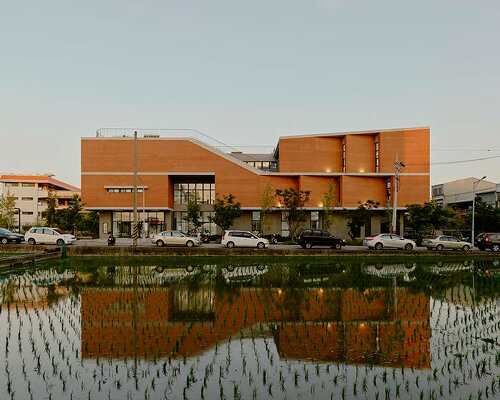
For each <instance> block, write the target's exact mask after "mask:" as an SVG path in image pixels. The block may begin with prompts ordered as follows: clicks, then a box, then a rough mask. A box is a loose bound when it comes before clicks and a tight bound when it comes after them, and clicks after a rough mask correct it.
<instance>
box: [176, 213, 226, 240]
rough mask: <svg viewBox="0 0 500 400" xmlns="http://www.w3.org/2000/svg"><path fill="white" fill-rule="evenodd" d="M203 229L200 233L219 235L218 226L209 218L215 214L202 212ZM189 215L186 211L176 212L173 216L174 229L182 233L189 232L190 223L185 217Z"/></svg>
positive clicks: (201, 228)
mask: <svg viewBox="0 0 500 400" xmlns="http://www.w3.org/2000/svg"><path fill="white" fill-rule="evenodd" d="M200 214H201V219H200V221H201V224H202V225H201V227H200V233H207V234H209V235H216V234H217V225H215V224H214V223H213V222H210V220H209V217H210V216H213V212H211V211H202V212H201V213H200ZM186 215H187V213H186V212H184V211H175V212H174V215H173V225H172V229H173V230H176V231H180V232H188V231H189V226H188V222H187V221H186V220H184V217H185V216H186Z"/></svg>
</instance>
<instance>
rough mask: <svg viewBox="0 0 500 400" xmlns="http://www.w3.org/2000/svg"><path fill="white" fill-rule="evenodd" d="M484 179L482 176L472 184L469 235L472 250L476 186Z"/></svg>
mask: <svg viewBox="0 0 500 400" xmlns="http://www.w3.org/2000/svg"><path fill="white" fill-rule="evenodd" d="M484 179H486V176H483V177H482V178H481V179H479V180H477V181H475V182H474V183H473V184H472V233H471V238H470V242H471V249H473V248H474V218H475V214H476V186H477V185H478V184H479V182H481V181H482V180H484Z"/></svg>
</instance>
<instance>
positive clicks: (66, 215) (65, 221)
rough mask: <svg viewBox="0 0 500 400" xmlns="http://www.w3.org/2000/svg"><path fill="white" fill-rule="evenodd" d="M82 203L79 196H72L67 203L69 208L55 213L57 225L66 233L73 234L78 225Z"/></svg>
mask: <svg viewBox="0 0 500 400" xmlns="http://www.w3.org/2000/svg"><path fill="white" fill-rule="evenodd" d="M81 211H82V202H81V200H80V196H79V195H77V194H74V195H73V197H72V198H71V200H70V201H69V206H68V207H67V208H65V209H62V210H57V211H56V217H58V218H56V219H57V223H58V225H59V226H60V227H61V228H62V229H65V230H67V231H70V232H75V231H76V230H77V229H78V226H79V225H80V221H81V219H82V214H81ZM49 226H50V225H49Z"/></svg>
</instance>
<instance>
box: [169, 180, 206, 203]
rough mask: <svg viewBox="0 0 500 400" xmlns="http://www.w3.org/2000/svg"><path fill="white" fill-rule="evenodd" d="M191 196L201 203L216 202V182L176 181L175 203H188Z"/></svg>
mask: <svg viewBox="0 0 500 400" xmlns="http://www.w3.org/2000/svg"><path fill="white" fill-rule="evenodd" d="M190 198H192V199H194V200H196V201H197V202H199V203H201V204H214V201H215V183H174V203H175V204H188V203H189V200H190Z"/></svg>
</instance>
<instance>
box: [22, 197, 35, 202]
mask: <svg viewBox="0 0 500 400" xmlns="http://www.w3.org/2000/svg"><path fill="white" fill-rule="evenodd" d="M21 200H24V201H33V197H21Z"/></svg>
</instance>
